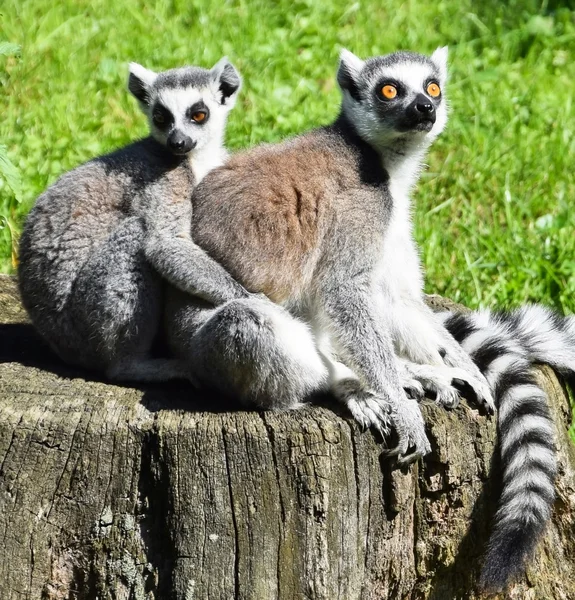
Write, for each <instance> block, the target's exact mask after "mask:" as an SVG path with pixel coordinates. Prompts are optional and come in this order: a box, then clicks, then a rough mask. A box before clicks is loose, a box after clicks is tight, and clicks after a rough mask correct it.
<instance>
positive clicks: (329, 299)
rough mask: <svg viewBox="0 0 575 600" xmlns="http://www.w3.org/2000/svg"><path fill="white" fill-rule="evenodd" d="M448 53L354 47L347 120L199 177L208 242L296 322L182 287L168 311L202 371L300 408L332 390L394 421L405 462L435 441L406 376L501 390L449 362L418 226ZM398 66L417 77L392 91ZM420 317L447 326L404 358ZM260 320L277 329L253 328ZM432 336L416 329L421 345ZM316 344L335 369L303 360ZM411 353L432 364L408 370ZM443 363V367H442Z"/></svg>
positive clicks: (485, 397)
mask: <svg viewBox="0 0 575 600" xmlns="http://www.w3.org/2000/svg"><path fill="white" fill-rule="evenodd" d="M444 54H445V53H444V51H442V50H440V51H438V52H437V53H435V54H434V55H433V56H432V57H431V58H427V57H423V56H420V55H412V54H409V53H401V54H396V55H390V56H388V57H379V58H375V59H370V60H369V61H367V62H364V61H361V60H360V59H358V58H357V57H354V56H353V55H351V53H349V52H347V51H344V52H343V53H342V61H341V64H340V69H339V73H338V82H339V84H340V87H341V88H342V91H343V94H344V98H343V105H342V113H341V115H340V117H339V119H338V120H337V121H336V123H334V124H333V125H332V126H329V127H326V128H322V129H319V130H316V131H312V132H310V133H307V134H303V135H301V136H299V137H296V138H295V139H293V140H290V141H287V142H284V143H282V144H279V145H275V146H263V147H260V148H256V149H253V150H250V151H247V152H245V153H240V154H238V155H236V156H235V157H232V159H230V162H228V163H227V164H226V166H225V168H223V169H216V170H214V171H212V172H211V173H210V174H209V175H208V176H207V177H206V178H205V179H204V181H203V182H202V183H201V184H200V185H199V186H198V188H196V190H195V192H194V195H193V203H194V218H193V230H192V235H193V237H194V240H195V241H196V242H197V243H198V244H200V245H201V246H202V247H203V248H205V249H206V250H207V252H208V253H209V254H210V255H211V256H213V257H214V258H215V259H216V260H218V262H220V263H221V264H223V266H224V267H225V268H226V269H227V270H228V271H229V272H230V273H231V274H232V275H233V276H234V277H235V278H236V279H237V280H238V281H240V282H241V283H242V284H243V285H245V286H246V287H247V288H248V289H249V290H250V291H253V292H263V293H265V294H267V295H268V296H270V298H272V299H273V300H275V301H276V302H277V303H278V304H282V305H283V306H284V307H285V308H287V309H288V310H289V311H290V313H291V317H290V318H291V319H292V324H293V327H294V331H293V332H291V333H290V330H289V327H288V326H287V325H286V327H284V328H283V329H282V328H280V327H277V326H276V325H274V323H275V320H276V319H278V318H279V316H278V315H279V311H280V310H281V309H280V308H279V307H276V306H274V305H272V304H270V303H267V304H266V303H263V304H260V305H259V306H257V307H254V306H250V313H251V314H250V315H249V316H246V315H244V316H243V317H242V316H240V313H241V311H238V310H236V309H234V310H231V309H230V310H229V311H225V310H224V309H218V310H217V311H216V312H215V314H210V312H206V311H207V309H203V308H202V306H201V305H200V304H199V303H198V302H194V300H193V299H189V298H184V297H183V296H182V295H181V294H177V295H176V296H177V297H173V296H172V297H171V298H170V300H169V303H168V311H167V325H168V337H169V339H170V342H171V344H172V347H173V349H174V351H175V352H176V354H177V355H178V356H180V357H181V358H182V359H183V360H185V361H187V362H188V364H190V366H191V368H192V372H193V374H194V376H197V377H199V378H200V379H202V380H204V381H205V382H207V383H209V384H210V385H213V386H216V387H220V388H221V389H224V390H235V391H236V392H237V393H239V394H240V396H241V397H242V399H243V400H244V401H245V402H248V403H249V402H252V403H256V404H257V405H259V406H265V407H267V408H288V407H295V406H297V405H299V403H301V402H302V401H303V400H304V399H305V394H307V393H308V392H309V390H310V389H312V390H317V391H321V390H324V389H325V388H326V387H328V388H329V389H331V391H332V392H333V393H334V394H335V395H336V397H338V398H339V400H340V401H341V402H342V403H344V404H345V405H346V406H347V407H348V408H349V409H350V411H351V412H352V414H353V415H354V416H355V418H356V419H357V420H358V421H359V422H360V423H361V424H363V425H365V426H374V427H376V428H378V429H380V430H381V431H382V433H384V434H386V433H388V431H389V429H390V428H391V427H394V428H395V430H396V431H397V433H398V436H399V444H398V447H397V448H396V453H397V454H399V455H400V456H401V458H402V459H403V460H410V459H412V458H415V457H417V456H419V455H422V454H425V453H426V452H428V451H429V444H428V441H427V438H426V436H425V432H424V427H423V420H422V418H421V414H420V412H419V408H418V406H417V404H416V402H415V401H414V400H412V399H409V398H408V397H406V395H405V392H404V391H403V389H402V387H406V388H410V389H416V390H417V389H418V388H419V389H421V383H420V381H423V382H425V384H426V385H427V386H435V387H436V388H439V389H440V390H441V391H442V392H444V391H445V390H447V392H448V393H446V394H443V395H440V398H443V397H445V398H449V400H448V401H446V403H448V404H454V403H455V400H454V399H453V394H452V393H450V392H451V391H452V390H453V388H451V382H452V380H453V379H458V378H459V377H458V375H460V376H461V377H463V378H464V379H465V380H466V381H468V382H470V383H471V385H472V386H473V387H474V388H475V390H476V392H477V394H478V397H479V399H480V400H481V401H483V402H485V403H487V404H488V405H490V398H491V397H490V391H489V388H488V386H487V383H486V382H485V380H484V378H483V376H482V375H481V373H480V372H479V371H478V369H477V368H476V367H475V365H473V363H471V361H470V360H469V359H468V362H469V363H470V364H471V366H470V367H469V371H470V372H471V374H470V373H469V372H467V371H468V369H467V368H466V369H465V372H462V371H458V370H457V369H450V368H449V365H450V363H449V362H448V365H447V366H446V365H445V363H444V362H443V360H442V358H441V351H442V350H444V349H445V347H446V346H448V345H449V343H450V339H451V338H450V336H449V335H448V334H447V333H446V332H443V330H442V328H441V325H440V323H439V321H437V322H436V321H435V320H434V318H433V316H432V314H431V313H430V312H428V311H426V309H425V305H424V303H423V294H422V277H421V272H420V267H419V259H418V256H417V251H416V247H415V244H414V242H413V240H412V237H411V224H410V217H409V206H408V205H409V199H408V192H409V189H410V187H411V186H412V185H413V183H414V182H415V180H416V178H417V174H418V172H419V170H420V168H421V161H422V159H423V156H424V154H425V151H426V149H427V147H428V146H429V144H430V143H431V141H432V140H433V139H434V138H435V137H436V136H437V135H438V134H439V133H440V132H441V130H442V129H443V127H444V125H445V121H446V107H445V101H444V100H443V97H442V98H437V99H429V102H430V103H432V104H433V106H434V110H433V112H434V118H433V120H431V118H430V119H428V118H427V117H425V118H423V117H422V118H420V115H419V113H417V111H420V109H419V108H418V107H416V109H414V106H416V105H417V102H419V101H420V100H419V99H420V97H421V96H422V94H423V95H425V94H426V87H425V86H426V85H427V83H428V82H429V81H430V80H437V81H438V82H439V83H440V84H441V85H442V86H443V84H444V83H445V71H446V67H445V56H444ZM390 79H392V80H394V81H399V82H401V84H402V86H403V88H402V95H401V97H398V99H397V101H396V102H394V103H393V104H392V103H385V102H384V101H383V100H382V98H380V97H378V95H377V94H378V93H379V88H378V86H379V85H380V84H381V82H382V81H387V80H390ZM425 101H426V102H427V100H425ZM414 110H415V113H416V114H415V116H414ZM426 110H428V109H427V106H426ZM420 112H421V111H420ZM232 223H233V228H232V227H230V226H229V225H230V224H232ZM404 270H405V273H404ZM390 305H393V308H392V309H390ZM396 306H397V308H395V307H396ZM242 311H247V306H243V308H242ZM398 311H399V312H400V314H399V317H398V315H397V314H396V313H397V312H398ZM410 315H415V316H416V317H417V320H416V323H417V324H419V323H418V322H417V321H422V322H423V323H424V324H425V326H426V327H427V329H426V330H425V331H424V332H423V333H424V334H427V333H429V332H431V335H432V337H433V339H432V340H431V342H430V343H428V344H427V342H425V343H424V347H423V351H421V350H420V351H418V350H417V348H416V350H415V351H414V352H413V356H411V355H409V353H407V356H406V358H407V359H408V360H404V361H398V359H397V358H396V356H395V351H394V343H395V347H396V349H397V351H398V352H400V354H404V348H403V346H402V342H403V339H402V335H401V333H402V332H401V329H402V326H403V324H405V323H407V324H409V325H411V323H410V322H409V321H410V318H411V316H410ZM214 317H215V319H216V320H215V321H213V320H212V319H214ZM286 317H287V316H286V315H285V314H282V318H286ZM398 318H399V319H401V320H402V323H400V324H399V326H398V325H397V323H396V322H394V320H395V319H398ZM296 319H297V320H296ZM303 322H305V323H307V324H308V327H309V329H310V330H311V332H312V333H313V338H312V337H310V335H309V334H307V335H305V336H300V337H299V338H298V337H297V335H299V334H297V335H296V333H295V324H296V323H298V324H299V325H300V326H301V325H302V323H303ZM254 329H257V330H258V331H260V332H262V331H271V332H274V335H268V334H267V333H265V334H262V335H257V336H253V335H252V334H251V333H250V331H252V330H254ZM280 329H282V331H281V334H280V331H279V330H280ZM398 330H399V332H398ZM418 335H421V333H420V332H418V331H415V332H414V333H413V337H414V338H415V342H414V343H415V345H416V346H418V342H417V337H418ZM295 339H297V340H298V341H297V350H296V348H295V342H294V340H295ZM214 340H216V342H214ZM410 341H411V340H410ZM214 343H216V344H218V345H220V347H221V348H222V351H223V350H224V349H229V348H234V350H233V351H232V352H230V353H228V354H227V355H226V357H225V361H223V362H225V369H222V368H220V366H219V365H218V366H217V367H216V368H214V367H213V365H214V363H215V361H216V359H215V358H214V359H213V360H211V361H210V360H208V361H206V360H203V361H202V362H200V363H199V364H198V356H208V355H209V351H210V349H211V348H212V347H213V344H214ZM290 344H291V346H290ZM426 344H427V345H426ZM453 345H454V346H455V347H457V348H459V346H458V345H457V344H456V343H455V341H454V342H453ZM428 346H430V349H429V350H428ZM286 349H287V350H286ZM290 350H292V351H290ZM449 352H450V353H451V352H452V353H453V354H455V352H456V350H451V349H449ZM462 354H464V353H462ZM278 356H281V360H277V357H278ZM318 356H319V357H320V358H321V360H322V362H323V364H324V367H325V368H324V369H323V370H321V369H311V370H310V369H308V370H307V371H304V369H303V367H304V366H305V365H310V364H313V365H316V364H317V358H318ZM450 356H451V354H450ZM304 357H307V358H305V359H304ZM412 358H416V359H417V360H416V361H417V362H422V363H431V365H429V364H428V365H427V368H423V367H422V369H421V370H417V369H410V368H408V365H409V362H410V359H412ZM274 365H278V366H277V367H274ZM433 365H435V367H434V366H433ZM258 366H259V367H261V368H260V369H258ZM440 368H441V375H440V376H439V375H437V376H435V377H431V376H430V373H434V369H435V371H438V370H439V369H440ZM286 372H289V373H296V377H295V379H293V380H291V381H290V386H289V387H287V386H285V385H283V384H284V383H285V382H286V379H285V378H284V377H285V375H286ZM246 373H248V374H249V375H246ZM294 381H295V382H298V383H297V384H296V383H294ZM447 381H448V382H449V385H447V384H446V382H447ZM297 388H299V389H297ZM410 450H411V454H410V453H409V452H410Z"/></svg>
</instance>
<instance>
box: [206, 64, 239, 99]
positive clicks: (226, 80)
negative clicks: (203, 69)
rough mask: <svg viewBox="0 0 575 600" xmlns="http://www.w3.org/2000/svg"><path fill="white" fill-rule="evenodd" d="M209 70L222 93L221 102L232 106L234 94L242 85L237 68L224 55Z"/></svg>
mask: <svg viewBox="0 0 575 600" xmlns="http://www.w3.org/2000/svg"><path fill="white" fill-rule="evenodd" d="M210 72H211V74H212V77H213V79H214V81H215V82H216V83H217V84H218V87H219V90H220V92H221V93H222V100H221V102H222V104H227V105H228V106H233V105H234V103H235V101H236V95H237V93H238V91H239V90H240V88H241V86H242V78H241V77H240V74H239V73H238V70H237V69H236V68H235V67H234V65H232V63H231V62H230V61H229V60H228V57H227V56H224V57H223V58H221V59H220V60H219V61H218V62H217V63H216V64H215V65H214V66H213V67H212V69H211V71H210Z"/></svg>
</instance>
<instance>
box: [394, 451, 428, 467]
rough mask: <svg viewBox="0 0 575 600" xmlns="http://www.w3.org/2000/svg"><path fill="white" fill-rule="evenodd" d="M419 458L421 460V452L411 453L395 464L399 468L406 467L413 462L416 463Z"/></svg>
mask: <svg viewBox="0 0 575 600" xmlns="http://www.w3.org/2000/svg"><path fill="white" fill-rule="evenodd" d="M420 458H423V454H421V452H417V451H415V452H412V453H411V454H406V455H405V456H403V457H402V458H399V459H398V460H397V464H398V465H399V466H400V467H406V466H408V465H410V464H412V463H414V462H417V461H418V460H419V459H420Z"/></svg>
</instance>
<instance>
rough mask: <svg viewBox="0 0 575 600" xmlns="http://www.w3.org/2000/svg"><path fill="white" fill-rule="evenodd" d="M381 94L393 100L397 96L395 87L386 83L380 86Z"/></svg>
mask: <svg viewBox="0 0 575 600" xmlns="http://www.w3.org/2000/svg"><path fill="white" fill-rule="evenodd" d="M381 95H382V96H383V97H384V98H387V99H388V100H393V98H395V97H396V96H397V88H396V87H395V86H394V85H391V84H390V83H388V84H387V85H384V86H383V87H382V88H381Z"/></svg>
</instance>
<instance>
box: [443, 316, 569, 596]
mask: <svg viewBox="0 0 575 600" xmlns="http://www.w3.org/2000/svg"><path fill="white" fill-rule="evenodd" d="M441 318H442V319H443V320H444V323H445V326H446V327H447V329H448V330H449V331H450V332H451V333H452V334H453V336H454V337H455V339H457V341H458V342H459V343H460V344H461V345H462V347H463V348H464V349H465V350H466V351H467V352H468V353H469V354H470V356H471V357H472V359H473V360H474V361H475V362H476V363H477V365H478V367H479V368H480V369H481V370H482V371H483V372H484V373H485V374H486V376H487V379H488V380H489V383H490V385H491V386H492V388H493V389H494V392H495V401H496V405H497V408H498V430H499V453H500V459H501V471H502V490H501V496H500V499H499V506H498V509H497V513H496V515H495V523H494V527H493V533H492V535H491V539H490V541H489V545H488V551H487V555H486V558H485V563H484V566H483V570H482V574H481V583H482V585H483V587H484V588H485V589H486V590H492V591H499V590H501V589H502V588H504V587H505V585H506V584H507V583H508V582H509V581H510V580H511V579H512V578H514V577H515V576H516V575H517V574H518V573H520V572H521V571H522V570H523V568H524V566H525V561H526V559H527V558H529V556H530V555H531V554H532V552H533V550H534V548H535V546H536V544H537V541H538V540H539V538H540V536H541V534H542V533H543V531H544V530H545V527H546V525H547V522H548V521H549V519H550V517H551V510H552V506H553V502H554V499H555V490H554V480H555V475H556V472H557V457H556V453H555V440H554V437H555V427H554V424H553V420H552V418H551V414H550V411H549V406H548V403H547V398H546V396H545V393H544V392H543V390H542V389H541V388H540V387H539V386H538V384H537V382H536V379H535V376H534V373H533V366H534V365H535V364H547V365H549V366H551V367H552V368H553V369H555V370H556V371H557V372H559V373H560V374H563V375H565V376H567V377H568V378H573V377H574V376H575V317H563V316H560V315H557V314H555V313H554V312H553V311H551V310H549V309H547V308H544V307H542V306H537V305H533V306H525V307H522V308H519V309H517V310H514V311H511V312H508V313H505V312H495V313H491V312H489V311H486V310H484V311H479V312H476V313H470V314H454V313H448V312H445V313H441ZM571 382H573V380H572V379H571Z"/></svg>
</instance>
